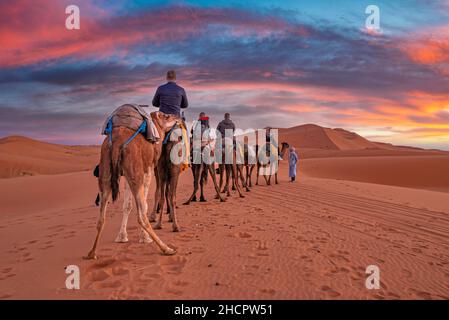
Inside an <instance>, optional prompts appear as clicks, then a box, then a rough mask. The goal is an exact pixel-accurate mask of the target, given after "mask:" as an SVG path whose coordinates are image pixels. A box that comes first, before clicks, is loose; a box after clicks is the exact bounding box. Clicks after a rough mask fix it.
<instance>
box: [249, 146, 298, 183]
mask: <svg viewBox="0 0 449 320" xmlns="http://www.w3.org/2000/svg"><path fill="white" fill-rule="evenodd" d="M281 146H282V147H281V150H280V151H278V155H277V156H276V159H275V160H274V161H276V162H275V163H268V164H263V163H261V161H260V157H259V152H262V150H261V149H259V147H258V146H256V154H257V164H256V168H257V170H256V186H258V185H259V176H260V171H261V170H260V169H261V168H263V170H267V168H269V174H263V177H264V178H265V182H266V184H267V185H268V186H269V185H271V176H272V175H273V173H272V172H273V170H275V172H274V182H275V184H279V182H278V171H277V168H279V161H280V158H284V155H285V152H286V151H287V149H288V148H289V147H290V146H289V144H288V143H287V142H282V143H281ZM278 150H279V148H278ZM271 151H272V150H271V144H270V142H266V150H265V152H266V154H267V156H268V157H270V156H271ZM279 155H280V157H279ZM273 166H277V168H274V169H273Z"/></svg>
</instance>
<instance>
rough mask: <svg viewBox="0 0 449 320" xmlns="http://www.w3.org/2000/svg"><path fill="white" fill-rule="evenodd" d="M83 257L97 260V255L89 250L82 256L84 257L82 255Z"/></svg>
mask: <svg viewBox="0 0 449 320" xmlns="http://www.w3.org/2000/svg"><path fill="white" fill-rule="evenodd" d="M83 259H84V260H97V259H98V257H97V255H96V254H95V253H93V252H89V253H88V254H87V256H84V257H83Z"/></svg>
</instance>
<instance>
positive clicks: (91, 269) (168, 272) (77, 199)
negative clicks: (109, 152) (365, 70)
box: [0, 125, 449, 299]
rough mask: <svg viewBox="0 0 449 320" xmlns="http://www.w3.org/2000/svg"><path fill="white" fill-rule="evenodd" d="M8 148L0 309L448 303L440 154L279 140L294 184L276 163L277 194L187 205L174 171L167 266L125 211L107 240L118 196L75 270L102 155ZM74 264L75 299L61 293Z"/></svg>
mask: <svg viewBox="0 0 449 320" xmlns="http://www.w3.org/2000/svg"><path fill="white" fill-rule="evenodd" d="M310 131H312V132H310ZM313 131H315V132H313ZM304 135H306V137H304ZM14 139H15V142H14V141H11V139H9V142H8V146H6V144H5V143H2V144H0V161H1V163H2V166H1V170H2V171H1V172H2V177H4V179H0V213H1V215H0V235H1V239H2V241H1V243H0V255H1V260H0V298H3V299H50V298H51V299H449V193H448V191H449V180H448V177H447V168H448V167H449V154H448V153H445V152H440V151H428V150H419V149H415V148H404V147H395V146H390V145H386V144H380V143H375V142H371V141H368V140H366V139H364V138H362V137H360V136H358V135H355V134H352V133H348V132H347V131H343V130H333V129H327V128H321V127H314V126H312V125H308V126H305V128H304V126H301V127H296V128H292V129H286V130H282V131H281V139H280V140H282V141H288V142H289V143H291V144H293V145H295V146H296V147H298V149H299V153H300V157H301V158H302V159H301V162H300V165H299V169H300V173H299V179H298V182H296V183H290V182H288V177H287V164H286V163H285V161H284V162H282V163H281V168H280V170H281V175H280V184H279V185H272V186H266V185H265V183H264V182H262V184H261V185H260V186H255V187H253V188H252V190H251V192H248V193H245V198H244V199H240V198H238V197H237V195H236V193H235V192H234V193H233V195H232V197H231V198H228V200H227V201H226V202H225V203H219V202H218V201H217V200H215V199H213V196H214V193H213V190H212V186H211V185H212V183H209V184H208V186H207V192H206V196H207V199H208V202H207V203H193V204H191V205H190V206H184V205H182V201H183V200H185V199H187V197H188V195H189V194H190V192H191V189H192V178H191V174H190V172H186V173H183V174H182V176H181V179H180V182H179V186H178V206H179V208H178V217H179V222H180V226H181V228H182V231H181V232H180V233H173V232H171V226H170V224H169V223H168V222H167V218H166V216H164V220H163V222H164V224H163V229H162V230H158V231H157V233H158V234H159V235H160V236H161V238H162V239H163V240H164V241H165V242H167V243H168V244H170V245H171V246H173V247H175V248H176V249H177V251H178V252H177V254H176V255H175V256H169V257H167V256H162V255H161V254H160V253H159V251H158V249H157V248H156V246H155V245H154V244H140V243H138V229H137V221H136V219H137V218H136V214H135V211H133V213H132V214H131V216H130V222H129V237H130V242H129V243H126V244H118V243H115V242H114V238H115V236H116V234H117V232H118V230H119V225H120V220H121V205H122V200H123V197H120V199H119V200H118V201H117V202H116V203H114V204H111V205H110V206H109V210H108V216H107V221H106V228H105V232H104V236H103V238H102V240H101V243H100V246H99V250H98V254H99V260H96V261H85V260H83V259H82V256H83V255H85V254H86V253H87V251H88V250H89V248H90V246H91V244H92V241H93V239H94V236H95V225H96V221H97V218H98V213H99V210H98V208H97V207H95V206H94V204H93V201H94V199H95V196H96V192H97V184H96V180H95V178H94V177H93V176H92V174H91V170H92V169H93V167H94V166H95V163H96V161H97V159H98V148H95V147H64V146H56V145H51V144H44V145H39V146H40V147H39V148H37V149H39V150H40V148H41V147H42V146H45V147H46V148H48V152H50V151H52V152H53V153H49V154H48V157H47V156H46V155H45V154H44V153H45V152H40V151H36V148H35V146H36V144H39V143H40V142H36V141H33V140H29V139H23V138H18V137H15V138H14ZM1 141H5V140H1ZM18 144H20V145H18ZM24 145H25V146H26V148H25V147H24ZM24 148H25V149H26V150H31V151H29V152H28V153H27V152H23V150H25V149H24ZM14 150H19V151H14ZM14 152H15V153H14ZM67 152H69V153H67ZM80 159H84V160H83V161H81V160H80ZM7 161H9V162H7ZM53 164H55V165H53ZM56 164H57V165H56ZM23 172H31V173H32V174H33V176H23V175H27V174H22V173H23ZM445 174H446V175H445ZM262 181H263V180H262ZM152 190H154V185H153V186H152ZM150 195H152V192H150ZM151 199H152V197H151V196H150V198H149V202H150V204H151V203H152V200H151ZM72 264H74V265H78V266H79V267H80V269H81V289H80V290H67V289H66V288H65V279H66V276H67V275H66V274H65V270H64V268H65V267H66V266H68V265H72ZM368 265H377V266H379V268H380V270H381V289H379V290H368V289H366V287H365V279H366V277H367V275H366V274H365V269H366V267H367V266H368Z"/></svg>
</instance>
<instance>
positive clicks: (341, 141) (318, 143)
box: [279, 124, 381, 150]
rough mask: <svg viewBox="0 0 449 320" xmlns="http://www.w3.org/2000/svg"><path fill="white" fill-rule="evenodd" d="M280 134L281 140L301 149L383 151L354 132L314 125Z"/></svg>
mask: <svg viewBox="0 0 449 320" xmlns="http://www.w3.org/2000/svg"><path fill="white" fill-rule="evenodd" d="M279 134H280V137H281V139H283V140H285V141H288V142H289V143H291V144H292V145H295V146H297V147H299V148H313V149H326V150H362V149H381V147H380V146H378V145H376V144H375V143H373V142H371V141H368V140H367V139H365V138H363V137H361V136H359V135H358V134H356V133H354V132H349V131H346V130H343V129H330V128H324V127H321V126H318V125H314V124H306V125H301V126H297V127H292V128H288V129H281V130H280V132H279Z"/></svg>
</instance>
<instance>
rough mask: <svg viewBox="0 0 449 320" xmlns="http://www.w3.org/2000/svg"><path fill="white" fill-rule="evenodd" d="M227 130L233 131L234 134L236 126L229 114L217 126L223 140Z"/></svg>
mask: <svg viewBox="0 0 449 320" xmlns="http://www.w3.org/2000/svg"><path fill="white" fill-rule="evenodd" d="M226 129H232V133H233V134H234V131H235V124H234V122H232V120H231V115H230V114H229V113H228V112H226V113H225V115H224V120H221V122H220V123H219V124H218V126H217V130H218V131H219V132H220V133H221V136H222V137H223V138H224V136H225V132H226V131H225V130H226Z"/></svg>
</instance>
